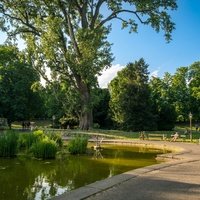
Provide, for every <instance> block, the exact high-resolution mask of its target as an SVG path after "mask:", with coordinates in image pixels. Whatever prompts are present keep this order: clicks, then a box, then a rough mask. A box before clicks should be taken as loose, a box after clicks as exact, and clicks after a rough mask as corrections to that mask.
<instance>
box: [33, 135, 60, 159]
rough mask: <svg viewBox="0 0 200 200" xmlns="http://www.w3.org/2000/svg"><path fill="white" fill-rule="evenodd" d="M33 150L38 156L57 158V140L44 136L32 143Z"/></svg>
mask: <svg viewBox="0 0 200 200" xmlns="http://www.w3.org/2000/svg"><path fill="white" fill-rule="evenodd" d="M31 152H32V153H33V155H34V157H36V158H42V159H48V158H55V157H56V153H57V145H56V142H55V141H53V140H50V139H48V138H44V139H42V140H40V141H38V142H37V143H35V144H33V145H32V147H31Z"/></svg>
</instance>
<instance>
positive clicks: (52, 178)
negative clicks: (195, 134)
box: [0, 147, 157, 200]
mask: <svg viewBox="0 0 200 200" xmlns="http://www.w3.org/2000/svg"><path fill="white" fill-rule="evenodd" d="M156 154H157V153H156ZM156 154H155V153H153V152H146V153H139V149H134V148H133V147H131V148H128V147H117V148H116V147H113V148H111V147H109V148H107V147H104V148H103V151H102V150H101V149H97V150H96V151H93V152H91V156H89V155H88V156H70V155H67V156H66V158H62V159H57V160H49V161H41V160H35V159H29V158H25V157H19V158H14V159H2V158H0V185H1V187H0V199H1V200H39V199H48V198H50V197H53V196H57V195H60V194H62V193H63V192H65V191H70V190H73V189H75V188H78V187H81V186H84V185H86V184H89V183H92V182H95V181H97V180H101V179H104V178H107V177H111V176H114V175H116V174H119V173H122V172H125V171H128V170H131V169H134V168H138V167H142V166H146V165H151V164H155V163H156V162H157V161H156V160H155V155H156Z"/></svg>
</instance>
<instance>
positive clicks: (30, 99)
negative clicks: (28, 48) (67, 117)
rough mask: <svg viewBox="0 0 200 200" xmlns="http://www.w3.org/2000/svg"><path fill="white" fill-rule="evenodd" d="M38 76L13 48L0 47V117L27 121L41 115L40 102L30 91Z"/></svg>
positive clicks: (10, 120)
mask: <svg viewBox="0 0 200 200" xmlns="http://www.w3.org/2000/svg"><path fill="white" fill-rule="evenodd" d="M36 81H39V74H38V73H37V72H36V71H35V70H34V69H33V68H32V67H31V66H30V65H28V64H27V63H26V62H25V60H24V58H23V55H21V54H20V53H19V51H18V49H17V48H16V47H14V46H2V45H1V46H0V116H1V117H5V118H7V119H8V123H9V124H11V122H13V121H15V120H29V119H30V118H33V117H36V116H38V115H39V113H41V112H40V111H41V109H42V107H43V106H42V101H41V99H40V97H39V95H38V94H37V93H34V92H33V90H32V89H31V87H32V85H33V84H34V83H35V82H36Z"/></svg>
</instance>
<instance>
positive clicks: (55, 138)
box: [48, 133, 63, 147]
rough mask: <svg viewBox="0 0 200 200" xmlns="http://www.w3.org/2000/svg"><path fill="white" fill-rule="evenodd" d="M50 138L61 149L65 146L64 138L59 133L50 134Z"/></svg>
mask: <svg viewBox="0 0 200 200" xmlns="http://www.w3.org/2000/svg"><path fill="white" fill-rule="evenodd" d="M48 136H49V138H50V139H51V140H53V141H55V142H56V144H57V145H58V146H59V147H62V146H63V140H62V137H61V135H60V134H59V133H50V134H49V135H48Z"/></svg>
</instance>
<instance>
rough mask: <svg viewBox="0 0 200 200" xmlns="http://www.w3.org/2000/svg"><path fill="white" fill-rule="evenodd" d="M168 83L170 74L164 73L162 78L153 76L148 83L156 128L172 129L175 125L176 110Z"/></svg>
mask: <svg viewBox="0 0 200 200" xmlns="http://www.w3.org/2000/svg"><path fill="white" fill-rule="evenodd" d="M170 83H171V76H170V75H169V74H166V75H165V77H164V79H163V80H161V79H160V78H155V77H154V78H152V79H151V82H150V84H149V85H150V88H151V101H152V105H153V112H154V114H155V115H156V122H157V128H158V130H172V129H173V128H174V126H175V122H176V112H175V107H174V106H173V104H172V101H171V99H172V97H173V95H172V93H171V92H172V91H171V88H170Z"/></svg>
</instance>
